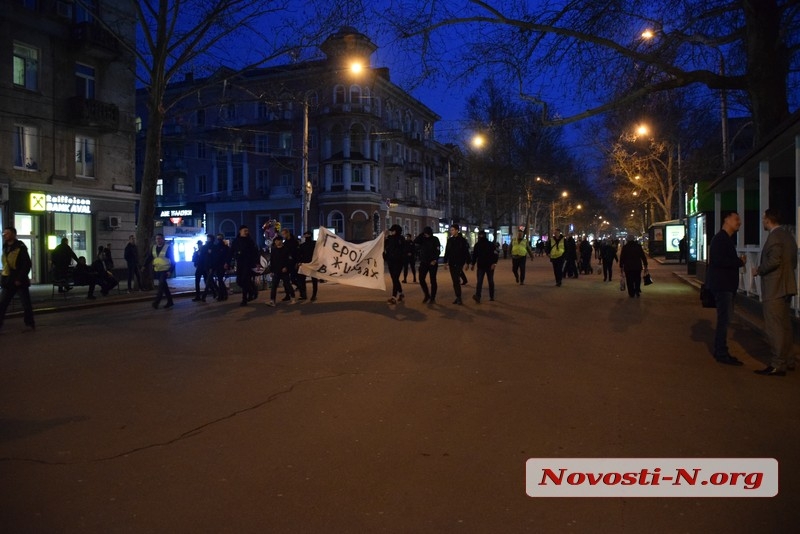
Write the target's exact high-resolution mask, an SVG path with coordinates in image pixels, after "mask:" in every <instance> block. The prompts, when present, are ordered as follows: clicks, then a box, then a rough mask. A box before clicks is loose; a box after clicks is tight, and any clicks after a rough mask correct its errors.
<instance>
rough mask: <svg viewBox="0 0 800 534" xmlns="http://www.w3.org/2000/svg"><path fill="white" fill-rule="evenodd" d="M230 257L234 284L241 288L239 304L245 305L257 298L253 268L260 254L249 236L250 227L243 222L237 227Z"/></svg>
mask: <svg viewBox="0 0 800 534" xmlns="http://www.w3.org/2000/svg"><path fill="white" fill-rule="evenodd" d="M231 257H232V258H233V261H235V262H236V285H238V286H239V287H240V288H241V290H242V302H241V304H240V306H247V303H248V302H250V301H251V300H254V299H256V298H258V289H257V288H256V284H255V282H254V281H253V269H254V268H255V267H256V265H258V261H259V258H260V255H259V253H258V246H256V242H255V241H253V238H252V237H250V228H248V227H247V226H246V225H244V224H243V225H242V226H240V227H239V235H238V236H236V239H234V240H233V243H232V245H231Z"/></svg>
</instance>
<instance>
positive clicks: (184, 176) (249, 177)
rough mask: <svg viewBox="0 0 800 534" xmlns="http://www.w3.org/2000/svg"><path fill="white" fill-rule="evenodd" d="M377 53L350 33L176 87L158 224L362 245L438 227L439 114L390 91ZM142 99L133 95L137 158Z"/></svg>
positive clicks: (441, 192)
mask: <svg viewBox="0 0 800 534" xmlns="http://www.w3.org/2000/svg"><path fill="white" fill-rule="evenodd" d="M376 49H377V47H376V46H375V45H374V44H373V43H372V42H371V41H370V40H369V39H368V38H367V37H366V36H364V35H363V34H360V33H359V32H357V31H356V30H354V29H352V28H343V29H342V30H341V31H340V32H338V33H335V34H333V35H331V36H330V37H329V38H328V39H327V40H326V41H325V42H324V43H323V44H322V45H321V50H322V52H323V53H324V54H325V59H322V60H316V61H307V62H300V63H294V64H290V65H285V66H279V67H270V68H263V69H252V70H249V71H246V72H239V73H233V72H232V71H230V70H228V69H226V68H220V69H219V70H218V71H217V72H216V73H215V74H214V75H212V76H210V77H208V78H203V79H200V78H197V79H196V78H195V77H194V76H191V75H188V76H186V77H185V79H184V80H183V81H180V82H177V83H173V84H171V85H170V86H169V89H168V94H167V101H170V102H172V101H176V103H175V104H174V105H173V106H172V107H171V108H170V112H169V113H168V115H167V118H166V122H165V125H164V128H163V138H162V151H163V154H162V168H161V176H160V180H159V184H158V187H157V195H158V196H157V205H158V206H159V208H158V209H157V210H156V211H157V213H156V225H163V229H164V233H165V235H167V236H169V235H181V234H183V235H185V234H187V233H192V232H196V233H197V234H198V236H199V234H200V233H202V232H210V233H222V234H224V235H225V236H227V237H233V236H235V235H236V233H237V229H238V227H239V225H240V224H247V225H248V226H250V227H251V228H261V227H262V226H263V225H264V224H265V223H266V222H268V221H276V222H278V223H280V225H281V227H282V228H289V229H290V230H292V231H293V232H294V233H296V234H299V233H300V232H302V231H303V230H305V229H315V228H318V227H320V226H325V227H327V228H331V229H332V230H334V231H335V232H336V233H337V234H338V235H341V236H343V237H344V239H347V240H350V241H356V242H358V241H365V240H369V239H372V238H373V237H374V236H376V235H377V234H378V233H380V232H382V231H383V230H384V229H385V228H386V227H388V225H390V224H395V223H396V224H399V225H400V226H402V227H403V229H404V231H406V232H407V233H411V234H417V233H419V232H420V231H421V229H422V228H424V227H425V226H432V227H434V228H436V227H437V226H438V224H439V219H440V218H441V217H443V216H444V213H445V207H446V202H447V198H446V193H447V175H446V170H447V157H448V154H449V152H448V150H447V149H446V148H445V147H444V146H442V145H440V144H438V143H437V142H435V141H434V124H435V122H436V121H437V120H438V119H439V117H438V115H436V114H435V113H434V112H433V111H431V110H430V109H428V108H427V107H426V106H425V105H424V104H422V103H421V102H419V101H418V100H416V99H414V98H413V97H411V96H410V95H409V94H408V93H406V92H405V91H403V90H402V89H400V88H399V87H398V86H397V85H395V84H393V83H392V82H391V81H390V79H389V72H388V69H385V68H373V67H371V65H370V58H371V56H372V54H373V52H374V51H375V50H376ZM353 64H358V65H360V66H361V67H362V68H361V70H360V72H356V71H355V70H354V69H353V68H352V65H353ZM145 97H146V93H145V92H144V91H143V90H142V91H140V92H139V94H138V97H137V104H138V107H137V109H138V112H139V115H140V117H141V126H142V129H141V131H140V132H139V140H140V144H139V147H140V149H139V150H140V151H141V150H143V148H141V147H143V146H144V138H145V133H146V128H147V123H148V121H147V113H146V107H145V102H146V100H145ZM142 157H143V154H142V153H141V152H139V153H137V160H140V159H141V158H142ZM173 212H176V213H183V214H184V215H183V216H178V217H171V216H170V215H171V213H173ZM181 227H186V228H185V229H181ZM254 233H258V232H254ZM263 244H264V240H263V238H262V239H261V240H260V242H259V245H263Z"/></svg>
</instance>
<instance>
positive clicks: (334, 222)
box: [328, 211, 344, 236]
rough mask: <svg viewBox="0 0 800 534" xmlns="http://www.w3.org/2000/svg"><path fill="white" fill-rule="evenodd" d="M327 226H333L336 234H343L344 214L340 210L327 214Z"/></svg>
mask: <svg viewBox="0 0 800 534" xmlns="http://www.w3.org/2000/svg"><path fill="white" fill-rule="evenodd" d="M328 228H333V231H334V232H336V235H340V236H341V235H344V215H342V212H340V211H332V212H331V213H330V215H328Z"/></svg>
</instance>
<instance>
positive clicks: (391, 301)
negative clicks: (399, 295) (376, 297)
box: [386, 297, 397, 304]
mask: <svg viewBox="0 0 800 534" xmlns="http://www.w3.org/2000/svg"><path fill="white" fill-rule="evenodd" d="M386 302H388V303H389V304H397V299H396V298H394V297H392V298H390V299H389V300H387V301H386Z"/></svg>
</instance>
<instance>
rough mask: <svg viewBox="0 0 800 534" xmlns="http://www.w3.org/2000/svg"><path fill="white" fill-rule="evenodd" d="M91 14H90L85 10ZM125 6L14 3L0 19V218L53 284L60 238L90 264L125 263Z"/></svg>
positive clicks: (129, 207) (128, 90)
mask: <svg viewBox="0 0 800 534" xmlns="http://www.w3.org/2000/svg"><path fill="white" fill-rule="evenodd" d="M87 6H91V9H87ZM133 21H134V17H133V13H132V6H131V4H130V2H128V1H127V0H93V1H91V2H81V3H78V2H73V1H71V0H10V1H9V2H6V5H5V7H3V12H2V14H0V57H2V58H3V60H2V61H0V191H2V193H1V194H0V219H2V224H3V226H15V227H16V228H17V232H18V236H19V238H20V239H21V240H23V241H24V242H25V243H26V244H27V246H28V248H29V250H30V252H31V255H32V259H33V262H34V266H33V273H32V278H33V281H34V282H39V283H41V282H46V281H49V278H50V275H49V271H50V258H49V251H50V250H52V249H53V248H54V247H55V245H56V244H58V243H59V242H60V240H61V238H64V237H66V238H67V239H68V240H69V242H70V245H71V246H72V248H73V249H74V251H75V253H76V254H77V255H78V256H86V258H87V261H90V262H91V261H92V260H93V259H94V256H95V251H96V250H97V246H98V245H106V244H108V243H112V244H116V246H112V251H113V252H112V253H113V255H114V256H116V258H115V259H118V260H119V262H120V263H122V261H121V260H122V258H121V254H122V249H123V246H124V243H125V242H127V237H128V235H129V234H130V233H131V232H132V231H133V229H134V210H135V204H136V199H137V197H136V195H135V191H134V185H135V183H134V168H133V155H134V149H135V136H134V128H133V125H134V122H133V119H134V116H133V111H134V109H135V107H134V106H135V86H134V75H133V71H134V59H133V57H132V56H129V55H127V54H125V53H123V50H122V47H121V46H120V44H119V41H118V40H117V38H116V37H115V36H114V34H116V35H119V36H121V37H123V38H125V39H127V40H129V41H133V35H134V28H135V26H134V23H133Z"/></svg>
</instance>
